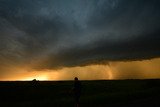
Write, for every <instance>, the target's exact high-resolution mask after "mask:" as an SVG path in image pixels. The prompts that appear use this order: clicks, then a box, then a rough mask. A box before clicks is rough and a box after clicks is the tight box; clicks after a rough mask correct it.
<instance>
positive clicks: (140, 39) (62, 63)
mask: <svg viewBox="0 0 160 107" xmlns="http://www.w3.org/2000/svg"><path fill="white" fill-rule="evenodd" d="M159 5H160V1H159V0H141V1H139V0H132V1H129V0H92V1H91V0H70V1H66V0H45V1H44V0H32V1H30V0H1V1H0V64H1V65H0V69H1V71H3V70H4V71H5V70H6V67H8V66H14V67H15V66H28V67H30V68H33V69H56V68H63V67H73V66H83V65H88V64H101V63H106V64H107V63H108V61H121V60H129V61H130V60H143V59H150V58H156V57H159V56H160V51H159V50H160V42H159V41H160V20H159V19H160V7H159ZM7 69H8V68H7Z"/></svg>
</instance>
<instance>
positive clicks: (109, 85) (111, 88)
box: [0, 79, 160, 107]
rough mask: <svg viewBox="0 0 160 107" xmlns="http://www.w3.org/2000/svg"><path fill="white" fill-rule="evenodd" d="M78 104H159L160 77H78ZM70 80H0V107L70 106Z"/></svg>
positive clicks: (139, 106) (82, 106) (91, 106)
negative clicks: (115, 78) (79, 95)
mask: <svg viewBox="0 0 160 107" xmlns="http://www.w3.org/2000/svg"><path fill="white" fill-rule="evenodd" d="M81 82H82V95H81V98H80V107H160V80H158V79H154V80H97V81H81ZM72 87H73V81H37V82H34V81H8V82H7V81H1V82H0V107H74V105H75V104H74V98H73V93H72V91H71V89H72Z"/></svg>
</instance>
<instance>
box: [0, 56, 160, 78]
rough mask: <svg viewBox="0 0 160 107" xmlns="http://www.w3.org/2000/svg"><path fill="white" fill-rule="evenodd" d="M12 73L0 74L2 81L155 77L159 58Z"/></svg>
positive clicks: (157, 72) (18, 69)
mask: <svg viewBox="0 0 160 107" xmlns="http://www.w3.org/2000/svg"><path fill="white" fill-rule="evenodd" d="M11 70H12V73H9V72H10V71H8V73H7V72H6V74H3V75H0V80H2V81H6V80H7V81H8V80H9V81H14V80H20V81H26V80H27V81H30V80H33V79H36V80H40V81H44V80H46V81H47V80H50V81H52V80H53V81H57V80H58V81H59V80H73V79H74V77H79V79H80V80H116V79H155V78H160V58H155V59H152V60H142V61H111V62H109V63H108V64H106V65H105V64H104V65H101V64H97V65H88V66H78V67H63V68H62V69H56V70H54V69H42V70H39V71H38V70H34V69H30V70H28V69H27V68H25V67H21V68H14V69H12V68H11Z"/></svg>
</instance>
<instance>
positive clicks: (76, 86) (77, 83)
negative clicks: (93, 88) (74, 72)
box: [73, 77, 81, 107]
mask: <svg viewBox="0 0 160 107" xmlns="http://www.w3.org/2000/svg"><path fill="white" fill-rule="evenodd" d="M73 92H74V98H75V102H76V107H79V98H80V95H81V82H80V81H79V80H78V78H77V77H75V78H74V87H73Z"/></svg>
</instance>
